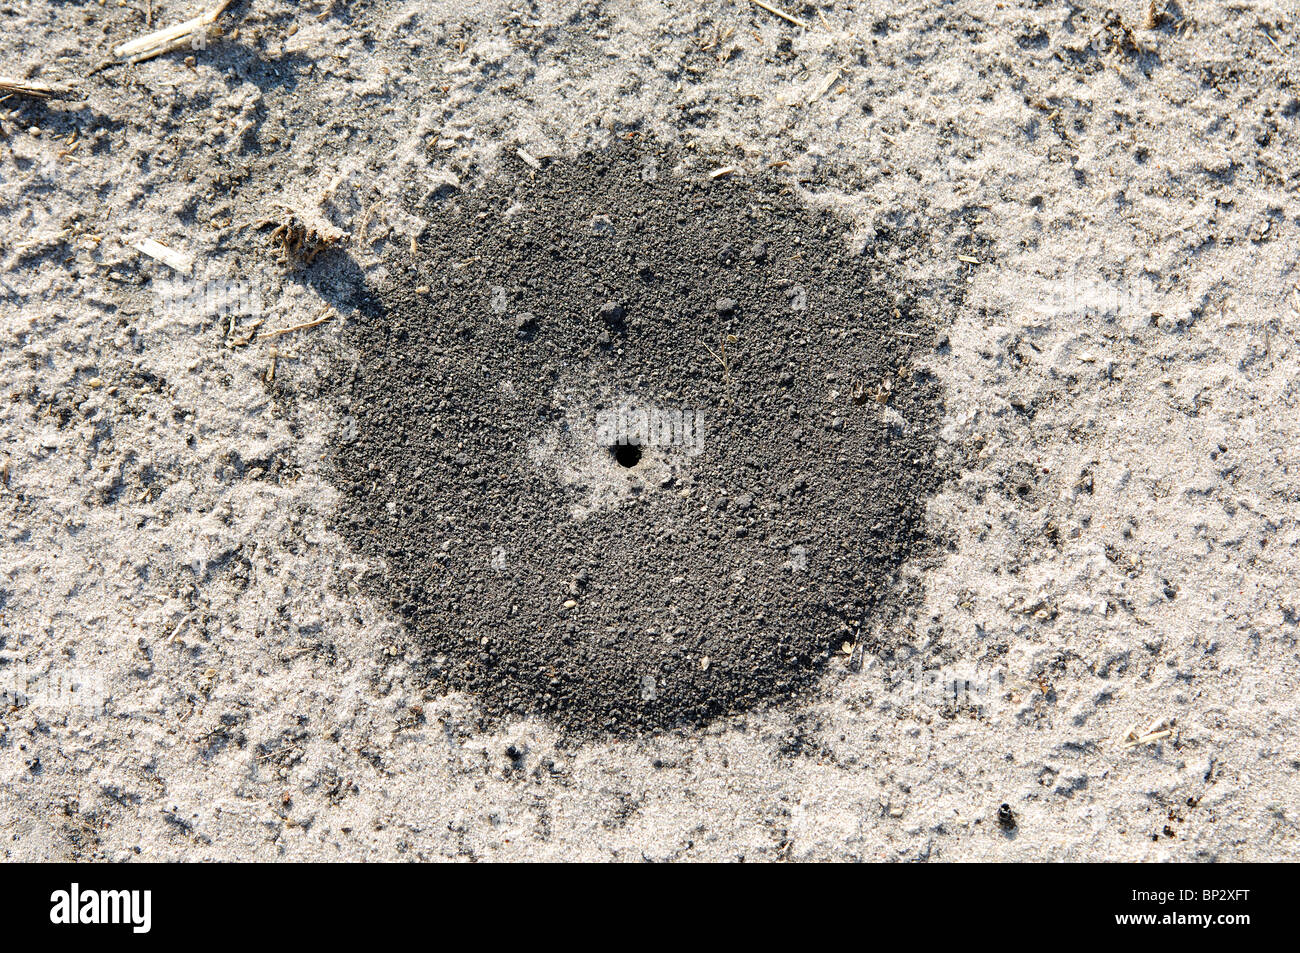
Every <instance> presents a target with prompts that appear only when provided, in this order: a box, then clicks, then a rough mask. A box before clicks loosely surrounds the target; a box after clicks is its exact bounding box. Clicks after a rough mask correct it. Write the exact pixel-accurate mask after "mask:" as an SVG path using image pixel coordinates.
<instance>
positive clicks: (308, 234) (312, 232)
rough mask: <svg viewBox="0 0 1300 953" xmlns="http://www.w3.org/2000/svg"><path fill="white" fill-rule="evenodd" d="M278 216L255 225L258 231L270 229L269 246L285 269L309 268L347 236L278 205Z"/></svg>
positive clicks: (320, 222) (313, 218)
mask: <svg viewBox="0 0 1300 953" xmlns="http://www.w3.org/2000/svg"><path fill="white" fill-rule="evenodd" d="M280 210H281V212H282V214H280V215H277V216H275V217H272V218H264V219H261V220H260V221H259V222H257V227H258V228H270V227H273V228H274V231H272V232H271V244H272V245H273V246H274V247H275V249H276V250H277V251H278V252H279V253H280V263H281V264H282V265H284V266H285V267H286V268H290V267H293V266H294V265H310V264H311V263H312V262H313V261H315V260H316V256H317V255H319V254H320V253H321V252H323V251H325V250H326V249H327V248H331V247H333V246H334V245H337V244H338V243H339V242H341V241H342V240H343V239H344V238H346V237H347V236H346V235H345V234H344V233H343V232H342V231H340V230H339V229H337V228H335V227H334V226H333V225H331V224H330V223H329V222H326V221H324V220H323V219H321V218H319V217H317V216H314V215H308V214H306V213H304V212H298V211H295V210H294V209H291V208H289V207H288V206H287V205H281V206H280Z"/></svg>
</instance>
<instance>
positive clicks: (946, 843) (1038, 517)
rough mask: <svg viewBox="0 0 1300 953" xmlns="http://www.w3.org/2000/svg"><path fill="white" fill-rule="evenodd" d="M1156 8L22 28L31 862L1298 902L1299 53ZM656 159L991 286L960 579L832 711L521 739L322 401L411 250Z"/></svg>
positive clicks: (931, 363) (938, 519)
mask: <svg viewBox="0 0 1300 953" xmlns="http://www.w3.org/2000/svg"><path fill="white" fill-rule="evenodd" d="M1112 6H1113V12H1112V11H1111V7H1112ZM1157 6H1158V7H1159V8H1160V9H1159V10H1158V11H1157V12H1158V13H1159V16H1158V17H1157V20H1158V22H1157V23H1155V25H1154V26H1152V27H1150V28H1147V27H1145V26H1144V20H1145V18H1146V15H1147V13H1148V9H1147V8H1148V4H1147V2H1146V0H1141V2H1137V0H1116V2H1114V3H1113V4H1106V3H1096V2H1092V0H1078V2H1065V3H1057V2H1042V0H1039V2H1025V3H1013V2H993V0H972V2H970V3H963V4H954V3H943V2H937V0H912V2H901V3H892V2H891V3H883V2H881V3H875V2H861V3H849V2H844V0H837V2H832V3H827V4H825V5H823V6H820V7H814V6H813V5H812V4H807V5H804V6H802V7H799V8H793V7H791V8H790V11H789V12H791V13H792V14H793V15H794V16H796V17H797V18H799V19H801V20H802V21H804V22H805V23H806V29H805V28H800V27H796V26H794V25H792V24H790V23H787V22H785V21H783V20H781V19H778V18H777V17H774V16H772V15H771V14H769V13H766V12H764V11H763V10H761V9H758V8H757V7H755V6H753V5H752V4H749V3H740V2H719V3H715V4H704V5H701V4H698V3H685V2H680V3H679V2H673V3H653V2H640V0H639V2H635V3H633V2H630V0H611V2H607V3H599V2H582V3H578V2H569V0H565V2H554V3H552V2H546V3H529V4H522V3H521V4H513V5H512V4H509V3H483V2H465V3H454V4H453V3H434V2H406V3H401V2H373V3H365V2H357V3H347V2H334V3H330V2H304V3H289V2H279V0H240V2H237V3H235V4H234V5H233V6H231V8H230V9H229V10H227V11H226V12H225V14H223V16H222V17H221V19H220V20H219V21H218V25H219V26H220V27H221V30H222V34H223V35H221V36H216V35H215V34H214V35H212V36H210V37H208V38H207V39H206V40H205V41H204V42H202V43H198V44H196V46H198V47H200V48H197V49H193V50H192V51H188V52H187V51H179V52H172V53H169V54H167V55H165V56H162V57H160V58H157V59H154V60H151V61H149V62H144V63H140V64H137V65H111V66H105V64H108V63H110V62H111V61H113V56H112V53H111V51H112V48H113V47H114V46H116V45H117V44H119V43H121V42H124V41H126V40H128V39H131V38H134V37H136V36H138V35H141V34H143V33H145V32H148V31H149V30H150V29H151V28H153V27H157V26H159V25H163V24H170V23H174V22H178V21H180V20H183V19H185V18H188V17H190V16H193V15H195V14H196V13H198V12H199V11H200V9H201V8H200V7H199V6H197V5H195V4H190V3H183V2H179V0H155V2H153V3H152V4H149V3H148V2H146V0H136V2H131V3H127V2H122V3H119V2H117V0H109V2H106V3H94V2H88V3H58V4H54V3H50V4H45V3H18V4H12V5H10V10H12V11H13V12H11V13H7V14H6V22H5V25H6V29H5V31H4V35H3V37H0V64H3V67H0V72H4V73H8V74H10V75H11V76H15V77H17V78H20V79H29V80H32V81H39V82H45V83H49V84H53V85H56V86H61V87H67V88H68V89H69V90H71V92H72V98H68V99H52V100H45V101H42V100H34V99H31V98H30V97H25V96H15V97H13V98H9V99H5V100H4V101H3V102H2V103H0V110H2V112H0V141H3V143H4V150H3V157H2V158H0V217H2V218H3V222H4V228H3V230H2V231H0V525H2V526H3V535H0V693H3V702H4V704H3V707H2V708H0V829H2V830H3V838H2V839H0V843H2V844H3V849H2V852H0V857H5V858H11V859H69V858H76V859H105V860H124V859H134V858H139V859H148V860H174V859H189V860H198V859H254V858H257V859H274V858H283V859H291V860H307V859H333V858H343V859H442V858H464V859H481V860H516V859H518V860H523V859H557V858H567V859H592V860H606V859H625V860H642V859H650V860H668V859H701V860H703V859H710V860H731V859H741V858H743V859H746V860H783V859H789V860H812V859H850V858H852V859H867V860H893V859H904V860H973V859H1000V860H1012V859H1014V860H1057V861H1061V860H1085V859H1132V860H1246V859H1250V860H1270V859H1294V858H1296V856H1297V854H1298V853H1300V852H1298V851H1297V846H1296V843H1297V841H1296V831H1297V828H1296V824H1297V819H1298V818H1297V808H1296V806H1295V805H1296V804H1297V803H1300V782H1298V777H1300V752H1298V751H1297V747H1296V717H1297V701H1296V698H1297V687H1300V686H1297V672H1298V669H1300V655H1297V647H1296V637H1297V623H1298V622H1300V595H1298V594H1297V591H1296V586H1295V572H1294V566H1295V564H1296V558H1297V552H1296V550H1297V547H1298V546H1300V527H1298V526H1297V522H1296V518H1297V515H1298V513H1300V503H1297V499H1296V493H1295V489H1294V487H1295V483H1296V479H1297V476H1296V469H1297V467H1300V451H1298V450H1297V447H1298V446H1300V443H1298V442H1297V441H1298V439H1300V421H1298V420H1297V413H1296V384H1295V381H1296V380H1297V371H1300V350H1298V342H1297V328H1298V327H1300V289H1298V287H1297V286H1298V285H1300V241H1297V236H1298V235H1300V172H1298V171H1297V168H1296V165H1295V156H1296V155H1297V154H1298V150H1300V84H1298V83H1297V76H1296V72H1297V68H1298V64H1300V22H1297V15H1296V10H1295V7H1294V5H1293V4H1291V3H1283V2H1270V0H1258V2H1246V0H1239V2H1224V3H1218V2H1216V3H1209V2H1204V3H1201V2H1183V3H1181V4H1175V3H1170V4H1167V5H1160V4H1157ZM146 16H151V17H152V21H151V22H152V26H147V25H146ZM629 134H636V135H639V136H653V137H655V138H658V139H662V140H664V141H667V142H672V143H675V144H677V145H678V146H680V147H681V148H683V149H685V150H689V151H694V152H695V153H697V154H698V155H699V156H701V157H703V158H705V159H708V160H709V161H717V162H718V163H719V164H722V163H723V162H726V163H729V164H732V165H735V166H736V167H737V170H738V171H737V173H736V174H738V175H744V174H753V175H757V174H760V173H761V174H775V175H781V176H786V177H788V179H789V181H790V182H791V183H792V184H794V185H796V186H797V187H798V188H799V190H800V191H801V194H802V195H803V197H804V199H805V200H806V201H807V202H809V203H811V204H814V205H818V206H822V207H827V208H831V209H834V210H836V211H837V212H839V213H840V214H842V215H844V216H847V217H849V218H850V219H851V220H852V221H853V222H854V224H855V228H856V230H857V232H858V234H860V235H861V236H863V237H868V238H869V237H870V236H871V235H873V234H875V233H876V230H877V229H880V228H882V227H883V226H888V227H889V228H890V229H894V230H906V231H908V232H909V233H911V234H915V235H916V236H920V237H921V238H922V239H923V240H920V241H919V243H918V244H916V245H913V246H911V247H909V250H908V252H907V254H906V255H904V254H903V253H902V252H901V251H900V252H899V256H898V257H899V261H898V266H899V268H901V269H902V270H903V271H904V272H905V273H906V274H907V275H908V277H909V278H910V279H911V280H912V281H913V282H915V284H916V286H917V287H918V288H920V289H922V290H923V291H924V290H925V289H930V291H931V292H932V295H933V300H935V301H936V302H940V301H943V300H946V299H945V296H947V295H950V293H951V289H952V287H953V286H954V284H955V283H958V282H964V283H966V285H967V288H966V293H965V295H964V297H963V298H962V299H961V303H960V305H955V306H952V308H951V311H952V313H951V314H948V315H947V316H946V320H947V322H948V330H947V332H946V334H947V341H946V343H945V344H944V346H941V347H939V348H937V349H934V351H933V353H932V354H931V355H930V356H929V357H928V359H927V361H928V364H927V366H928V367H929V368H930V369H931V370H932V372H933V373H934V374H935V375H937V376H938V378H939V379H940V380H941V381H942V383H943V385H944V388H945V397H944V401H945V405H944V413H945V417H944V424H943V430H942V437H943V442H944V447H943V450H944V452H945V453H946V454H947V455H948V458H949V460H950V461H951V462H952V463H953V464H954V465H955V468H956V470H957V471H958V475H957V476H956V477H955V478H954V479H953V480H952V481H950V483H949V484H948V485H947V486H946V488H945V489H944V490H943V491H942V492H940V493H939V494H938V495H937V496H936V497H935V498H934V499H933V501H932V502H931V504H930V507H929V519H930V523H931V525H932V527H933V528H934V531H935V532H936V533H938V534H940V535H941V536H942V537H943V538H944V539H945V540H947V541H948V543H947V545H946V546H945V547H944V549H943V550H942V551H941V554H940V558H938V559H937V560H935V561H934V564H933V565H926V566H919V565H918V566H916V567H915V571H914V572H912V573H910V574H909V576H908V578H907V579H906V580H904V583H903V584H904V585H906V586H908V587H911V588H912V589H913V590H914V593H913V594H914V595H915V596H916V605H917V609H916V610H915V611H914V613H913V614H912V618H910V620H908V622H907V624H905V625H902V626H899V627H897V629H896V630H895V631H892V632H891V633H889V636H890V640H891V644H895V645H897V646H900V648H899V650H898V651H897V652H895V653H894V655H893V656H892V657H891V658H889V659H888V660H885V659H880V658H875V657H872V656H871V655H870V654H866V653H864V654H863V655H862V657H860V658H854V656H852V655H845V656H844V657H843V660H842V661H836V662H833V663H832V664H831V667H830V669H829V670H828V674H827V676H826V677H825V678H824V679H823V681H822V683H821V685H820V687H819V688H818V690H816V691H815V692H812V693H811V694H809V695H808V696H807V697H806V698H804V699H803V700H801V701H800V702H799V703H798V704H793V705H782V706H777V707H774V708H770V709H763V710H759V711H757V712H751V713H749V714H744V715H739V716H736V717H734V718H730V719H726V720H723V721H718V722H714V723H713V724H712V725H711V726H710V727H709V728H707V729H706V730H703V731H690V732H688V731H680V732H671V733H667V734H659V735H653V736H650V737H644V738H640V739H639V740H631V741H617V742H615V741H605V742H599V741H597V742H589V743H584V744H577V743H574V742H572V741H567V740H565V739H564V738H563V737H562V736H561V735H560V734H559V733H558V732H557V731H556V729H555V728H553V727H552V726H550V725H548V724H547V723H546V722H545V721H542V720H520V721H516V722H511V723H509V724H506V725H504V726H499V727H496V728H493V729H491V730H490V731H483V730H481V729H480V728H478V727H477V726H478V724H479V722H478V717H477V714H476V710H475V702H474V699H473V698H472V697H469V696H462V695H441V694H439V693H437V692H435V691H431V690H430V684H429V679H428V677H427V673H423V672H422V669H421V667H420V666H418V665H416V664H414V663H415V661H416V656H415V653H414V652H413V651H412V650H411V647H410V645H409V644H408V643H407V642H406V639H405V637H404V634H403V632H402V629H401V627H400V626H399V625H398V624H397V622H396V621H395V619H394V618H392V617H391V616H390V615H389V614H388V612H387V610H386V609H385V607H384V606H382V605H379V604H377V603H375V602H373V601H371V600H370V598H369V596H368V594H367V593H368V590H367V587H366V586H365V585H364V584H363V581H362V576H363V575H364V574H365V573H366V572H371V571H375V567H373V566H368V565H366V564H364V562H363V561H361V560H359V559H358V558H357V557H356V556H355V555H354V554H353V553H352V552H350V551H349V549H348V548H347V546H346V545H344V543H343V542H342V541H341V539H340V538H338V536H337V535H335V534H334V533H333V532H332V531H331V529H330V527H331V519H332V514H333V513H334V512H335V511H336V507H337V504H338V499H337V493H336V491H335V490H334V489H333V488H332V486H331V484H330V482H329V480H328V478H327V472H326V471H327V468H326V466H325V463H324V461H325V458H326V457H327V456H328V452H327V451H328V441H329V439H330V435H331V434H334V433H336V432H337V431H338V429H339V428H340V427H345V426H347V421H346V420H341V419H340V416H339V414H338V410H337V407H336V406H335V404H334V402H333V401H332V398H331V392H330V388H329V386H328V381H329V378H328V377H327V375H326V369H327V367H328V366H329V363H330V360H332V359H333V357H334V356H336V353H337V349H338V348H339V347H340V346H341V342H342V341H343V340H344V332H345V329H346V328H347V326H348V322H349V320H352V316H351V314H350V307H351V305H350V302H351V300H352V299H351V292H350V289H351V288H352V287H354V286H355V284H356V282H357V281H358V280H359V279H360V278H361V277H362V276H364V277H365V278H367V279H369V280H374V281H377V280H380V279H382V278H383V277H385V276H386V275H387V273H388V269H389V267H390V266H391V262H392V261H393V258H394V255H395V254H396V252H397V251H399V250H401V249H403V248H405V247H407V246H408V245H409V242H410V239H411V238H412V237H413V236H418V235H419V234H420V233H421V231H422V229H424V228H425V227H426V226H427V223H426V222H423V221H421V220H420V219H419V218H418V216H415V215H413V214H412V213H411V212H410V211H409V209H410V207H411V202H412V201H418V200H419V199H421V198H422V197H425V196H428V195H436V194H438V193H439V192H440V191H445V190H449V189H451V190H454V189H463V188H471V187H472V186H473V184H474V182H475V181H477V180H479V179H481V178H482V177H484V176H489V175H493V174H500V170H501V168H502V164H503V163H502V156H503V154H504V151H505V150H510V151H513V150H514V149H515V148H516V147H519V146H522V147H523V148H524V149H525V151H527V152H528V154H529V155H530V156H533V157H547V156H565V155H573V154H577V153H580V152H582V151H584V150H589V149H592V148H599V147H601V146H602V145H603V144H607V143H608V142H609V141H610V140H611V139H612V138H614V137H625V136H628V135H629ZM281 204H283V205H287V206H289V207H290V208H291V209H293V210H295V211H296V213H297V215H298V216H299V220H300V221H310V222H316V223H317V225H318V227H319V228H321V229H324V228H326V226H327V225H328V226H333V227H335V228H337V229H338V230H339V231H340V232H342V233H344V234H345V236H346V237H345V238H344V239H342V240H340V243H339V244H340V246H341V248H342V249H343V251H345V253H346V257H345V258H344V259H343V261H344V262H345V263H344V264H337V265H330V266H329V267H323V268H318V269H314V270H311V271H306V270H302V269H299V270H286V269H284V268H283V267H281V265H280V264H279V263H278V261H277V260H276V253H275V250H274V248H273V247H272V244H271V240H270V228H268V227H261V228H259V224H258V223H259V222H260V221H261V220H263V219H264V218H277V217H278V218H279V219H280V220H283V218H284V216H285V214H287V213H285V212H284V210H283V208H282V207H281ZM146 238H147V239H153V240H155V241H157V242H161V243H163V244H164V245H166V246H168V247H170V248H173V249H176V250H179V251H181V252H183V253H184V254H185V255H187V256H190V257H191V258H192V260H193V262H194V264H193V266H192V273H191V275H190V276H189V277H188V281H189V283H186V276H184V275H181V274H178V273H177V272H176V271H174V270H173V269H171V268H170V267H168V265H166V264H164V263H161V262H157V261H154V260H153V259H151V258H150V257H148V256H147V255H144V254H142V253H141V252H140V251H138V250H137V248H136V247H135V245H136V244H137V243H139V242H140V241H141V240H142V239H146ZM323 314H324V315H330V316H332V320H330V321H328V322H326V323H324V324H320V325H318V326H316V327H313V328H309V329H306V330H303V331H299V332H295V333H292V334H286V335H283V336H281V337H275V338H269V339H262V340H254V341H248V337H249V333H248V329H249V328H251V327H252V325H253V324H254V323H255V322H256V321H257V320H262V321H264V322H265V324H263V325H262V326H261V330H263V331H266V330H270V329H279V328H286V327H292V326H295V325H298V324H302V323H307V322H311V321H314V320H315V319H317V318H318V317H320V316H322V315H323ZM232 319H233V323H232ZM286 398H288V399H286ZM1130 732H1133V734H1130ZM1126 738H1134V739H1136V742H1137V743H1134V744H1128V745H1126V744H1125V739H1126ZM1003 804H1006V805H1007V806H1008V807H1007V810H1005V811H1003V812H1002V818H1003V820H1002V822H1000V821H999V808H1000V806H1001V805H1003Z"/></svg>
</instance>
